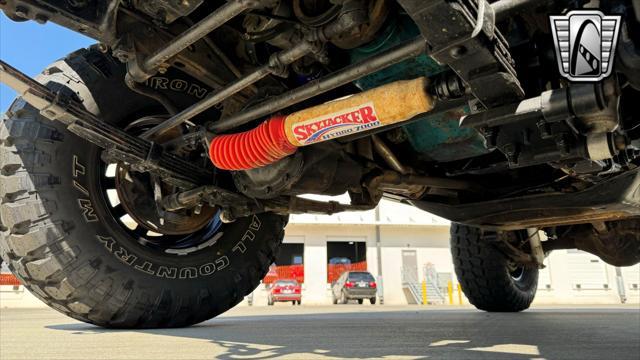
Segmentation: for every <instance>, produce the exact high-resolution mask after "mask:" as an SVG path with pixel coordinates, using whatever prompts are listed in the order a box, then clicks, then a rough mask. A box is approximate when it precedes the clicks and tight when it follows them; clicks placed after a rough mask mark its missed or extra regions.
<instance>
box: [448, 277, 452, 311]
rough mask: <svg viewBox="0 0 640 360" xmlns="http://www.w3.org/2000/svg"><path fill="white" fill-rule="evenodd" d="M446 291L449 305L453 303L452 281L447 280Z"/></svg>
mask: <svg viewBox="0 0 640 360" xmlns="http://www.w3.org/2000/svg"><path fill="white" fill-rule="evenodd" d="M447 292H448V293H449V305H453V283H452V282H451V281H448V282H447Z"/></svg>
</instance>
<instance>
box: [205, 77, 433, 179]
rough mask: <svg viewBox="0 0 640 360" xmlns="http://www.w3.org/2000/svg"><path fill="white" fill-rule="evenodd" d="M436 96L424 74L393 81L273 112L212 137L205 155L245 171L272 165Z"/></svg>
mask: <svg viewBox="0 0 640 360" xmlns="http://www.w3.org/2000/svg"><path fill="white" fill-rule="evenodd" d="M434 105H435V98H434V97H433V96H431V95H430V94H429V93H428V92H427V78H424V77H421V78H418V79H414V80H406V81H396V82H393V83H390V84H387V85H384V86H380V87H377V88H375V89H371V90H368V91H365V92H362V93H359V94H355V95H351V96H348V97H345V98H341V99H337V100H334V101H330V102H327V103H324V104H322V105H318V106H314V107H311V108H309V109H305V110H301V111H298V112H295V113H293V114H290V115H287V116H275V117H272V118H271V119H269V120H267V121H265V122H264V123H262V124H260V125H259V126H258V127H256V128H255V129H252V130H249V131H245V132H243V133H238V134H229V135H221V136H218V137H215V138H214V139H213V140H212V141H211V146H210V148H209V157H210V158H211V161H212V162H213V164H214V165H215V166H216V167H217V168H219V169H223V170H249V169H255V168H258V167H262V166H266V165H269V164H272V163H274V162H276V161H278V160H281V159H283V158H285V157H286V156H289V155H291V154H293V153H295V152H296V150H297V148H298V147H302V146H307V145H312V144H316V143H319V142H323V141H328V140H335V139H338V138H340V137H343V136H348V135H353V134H356V133H359V132H362V131H367V130H371V129H374V128H380V127H384V126H388V125H392V124H396V123H399V122H402V121H406V120H409V119H411V118H413V117H414V116H416V115H419V114H423V113H426V112H429V111H431V110H432V109H433V107H434Z"/></svg>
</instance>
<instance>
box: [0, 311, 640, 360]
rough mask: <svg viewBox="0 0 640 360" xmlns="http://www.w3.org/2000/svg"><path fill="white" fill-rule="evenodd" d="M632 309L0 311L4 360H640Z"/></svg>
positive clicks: (637, 318) (638, 318)
mask: <svg viewBox="0 0 640 360" xmlns="http://www.w3.org/2000/svg"><path fill="white" fill-rule="evenodd" d="M639 338H640V310H639V309H638V308H637V305H634V306H615V307H602V308H594V307H579V308H568V307H563V308H550V307H544V308H535V309H532V310H529V311H526V312H524V313H519V314H496V313H494V314H489V313H484V312H479V311H476V310H473V309H470V308H455V309H454V308H446V307H428V308H425V307H418V306H403V307H392V306H358V305H346V306H334V307H312V306H301V307H298V306H295V307H294V306H291V305H284V304H280V305H277V306H275V307H251V308H248V307H240V308H236V309H234V310H232V311H230V312H229V313H227V314H225V315H223V316H222V317H219V318H217V319H214V320H211V321H208V322H205V323H203V324H200V325H198V326H195V327H191V328H185V329H168V330H140V331H133V330H106V329H102V328H98V327H95V326H91V325H87V324H84V323H80V322H77V321H74V320H72V319H70V318H67V317H65V316H63V315H61V314H59V313H57V312H55V311H53V310H49V309H6V308H3V309H1V310H0V359H2V360H10V359H172V360H177V359H254V358H255V359H334V358H347V359H353V358H358V359H359V358H372V359H423V358H444V359H638V358H639V357H640V343H639V342H638V341H637V340H638V339H639Z"/></svg>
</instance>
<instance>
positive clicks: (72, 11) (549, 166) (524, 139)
mask: <svg viewBox="0 0 640 360" xmlns="http://www.w3.org/2000/svg"><path fill="white" fill-rule="evenodd" d="M598 3H599V4H595V5H594V2H587V1H582V0H567V1H545V0H537V1H536V0H528V1H526V0H525V1H506V0H500V1H493V2H490V1H486V0H480V1H475V0H456V1H444V0H434V1H418V0H397V1H392V0H233V1H203V0H190V1H186V0H185V1H174V0H153V1H137V0H126V1H115V0H114V1H106V0H105V1H78V0H74V1H71V0H52V1H38V0H30V1H19V0H4V1H0V8H1V9H2V10H3V11H4V12H5V14H6V15H7V16H8V17H10V18H11V19H13V20H16V21H25V20H35V21H37V22H40V23H44V22H47V21H52V22H55V23H57V24H60V25H62V26H64V27H67V28H69V29H71V30H74V31H77V32H81V33H82V34H84V35H87V36H90V37H92V38H94V39H96V40H97V41H98V44H97V45H95V48H94V50H95V51H99V52H101V53H103V54H105V55H106V56H112V57H113V58H114V59H117V61H119V62H121V63H122V64H126V73H125V75H124V78H123V79H122V81H124V82H125V83H126V85H127V86H128V88H129V89H130V90H131V91H133V92H134V93H137V94H139V95H141V96H143V97H145V98H147V99H149V100H150V101H152V102H153V103H154V104H155V105H156V109H157V110H159V111H156V112H155V113H154V114H145V115H144V116H139V117H138V118H136V119H131V121H129V123H128V125H127V126H116V125H113V124H109V123H106V122H104V121H103V120H102V119H101V117H100V115H99V114H96V113H95V112H94V113H92V112H91V111H90V110H89V109H87V108H86V107H85V106H84V105H83V98H82V96H79V94H77V93H73V92H69V91H63V90H60V89H59V87H56V86H52V85H51V84H50V83H49V84H40V83H38V82H36V81H35V80H33V79H30V78H29V77H27V76H25V75H24V74H22V73H20V72H19V71H18V70H16V69H15V68H13V67H11V66H10V65H9V64H6V63H4V62H2V63H1V64H0V72H1V73H2V81H3V82H5V83H7V84H8V85H10V86H12V87H13V88H14V89H16V90H17V91H18V92H19V94H20V95H21V96H22V98H23V99H25V100H26V101H27V102H29V103H30V104H31V105H32V106H34V107H35V108H36V109H37V110H39V112H40V114H41V115H42V116H44V117H46V118H48V119H50V120H54V121H57V122H61V123H63V124H64V126H65V127H66V128H67V129H68V130H69V131H71V132H72V133H74V134H76V135H79V136H80V137H82V138H84V139H86V140H88V141H89V142H91V143H93V144H95V145H97V146H99V147H100V148H101V149H102V152H101V154H100V159H101V160H102V161H103V162H104V164H116V166H117V169H118V170H117V174H119V175H117V176H116V180H115V185H114V186H116V188H117V190H118V195H119V196H120V199H121V201H122V202H123V205H124V210H123V211H126V212H127V213H129V214H130V215H131V216H132V217H133V218H134V219H136V220H137V222H138V223H140V224H142V226H143V227H144V228H145V229H147V230H149V231H154V232H158V233H160V234H165V235H177V234H186V233H190V232H193V231H196V230H199V229H202V228H204V227H205V226H206V225H207V224H208V220H209V219H211V218H212V217H213V216H214V215H215V216H218V217H219V219H220V220H221V221H222V222H223V223H232V222H234V221H237V220H238V219H242V218H245V217H248V216H253V215H256V214H263V213H267V212H273V213H276V214H282V215H286V214H293V213H318V214H333V213H336V212H341V211H360V210H368V209H373V208H375V206H376V205H377V204H378V202H379V201H380V199H381V198H383V197H384V198H388V199H392V200H395V201H399V202H403V203H407V204H410V205H413V206H416V207H418V208H420V209H423V210H426V211H429V212H431V213H433V214H436V215H439V216H442V217H444V218H447V219H449V220H452V221H454V222H457V223H463V224H468V225H472V226H477V227H481V228H483V229H485V230H487V231H499V232H500V231H514V230H521V229H540V230H544V231H546V232H547V234H548V236H549V240H550V241H544V242H543V245H542V247H539V248H537V250H536V247H535V244H533V242H532V244H531V247H522V246H521V245H522V242H519V243H520V245H519V246H514V242H513V241H511V240H504V239H502V238H501V237H500V236H498V240H500V239H502V240H504V241H502V242H503V249H502V251H503V252H504V253H506V254H508V256H509V257H510V258H511V259H514V261H516V262H519V263H521V264H528V265H532V264H533V265H540V261H541V260H540V257H539V255H540V251H545V252H548V251H551V250H553V249H559V248H576V247H577V248H580V249H584V250H587V251H590V252H593V253H595V254H597V255H600V256H602V257H604V258H606V259H608V261H609V262H611V263H620V264H623V263H624V264H632V263H634V262H637V261H638V254H637V251H636V252H634V251H631V252H620V251H618V250H619V249H620V248H623V247H625V246H627V245H629V244H631V243H634V242H637V239H632V237H627V238H626V239H627V240H628V241H627V243H625V241H626V240H623V239H619V241H620V244H619V245H620V246H617V247H616V246H614V247H611V246H606V244H605V245H602V241H603V240H602V239H603V238H606V236H604V235H603V234H606V233H607V231H608V230H611V229H610V226H609V225H607V224H608V223H610V222H616V221H627V222H632V223H633V224H635V225H633V226H632V228H634V227H635V229H636V233H637V231H638V225H639V223H638V222H637V221H638V219H639V218H640V167H639V166H640V107H639V106H638V105H637V102H638V101H639V100H640V76H639V75H640V4H639V3H638V1H631V0H627V1H624V0H611V1H599V2H598ZM596 5H597V8H598V9H599V10H600V11H602V12H603V13H606V14H618V15H620V16H621V24H620V36H619V42H618V43H617V48H616V47H615V46H614V47H613V48H612V49H610V51H614V52H615V63H614V64H611V66H612V67H613V71H612V73H611V75H610V76H609V77H607V78H606V79H603V80H602V81H599V82H571V81H568V80H567V79H565V78H563V76H562V75H561V74H560V72H559V69H558V63H557V61H556V58H555V56H554V40H553V34H552V31H551V28H550V25H549V14H561V13H565V12H567V11H570V10H577V9H584V8H591V7H594V6H596ZM94 66H95V67H96V68H98V71H102V72H105V71H104V70H103V69H100V64H99V62H98V63H95V64H94ZM49 71H51V69H49ZM168 73H171V74H179V75H178V76H168V75H166V74H168ZM175 94H181V96H182V95H184V96H189V98H190V99H191V100H190V102H189V103H188V104H186V105H185V104H184V103H183V102H178V101H176V98H174V96H177V95H175ZM94 96H96V94H94ZM102 111H104V110H102ZM345 192H347V193H348V194H349V195H350V199H351V203H350V204H340V203H337V202H333V201H318V200H310V199H308V198H304V197H301V195H304V194H319V195H340V194H343V193H345ZM123 199H124V200H123ZM143 204H144V205H143ZM634 221H635V222H634ZM185 224H188V225H185ZM625 229H626V228H625ZM567 233H571V234H576V233H582V234H583V236H581V237H580V239H579V240H576V238H575V236H574V237H573V238H571V240H563V241H561V240H560V239H562V238H563V236H561V235H564V234H567ZM538 245H539V244H538ZM616 249H618V250H616ZM536 251H537V252H538V253H536Z"/></svg>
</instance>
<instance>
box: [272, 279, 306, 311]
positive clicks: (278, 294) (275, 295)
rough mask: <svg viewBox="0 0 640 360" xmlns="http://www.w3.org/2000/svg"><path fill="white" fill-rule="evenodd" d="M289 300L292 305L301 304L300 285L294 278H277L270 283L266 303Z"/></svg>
mask: <svg viewBox="0 0 640 360" xmlns="http://www.w3.org/2000/svg"><path fill="white" fill-rule="evenodd" d="M284 301H291V303H292V304H293V305H295V304H298V305H300V304H302V286H301V285H300V283H298V282H297V281H295V280H277V281H276V282H274V283H273V285H271V289H270V291H269V300H268V304H269V305H273V304H274V303H276V302H284Z"/></svg>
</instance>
